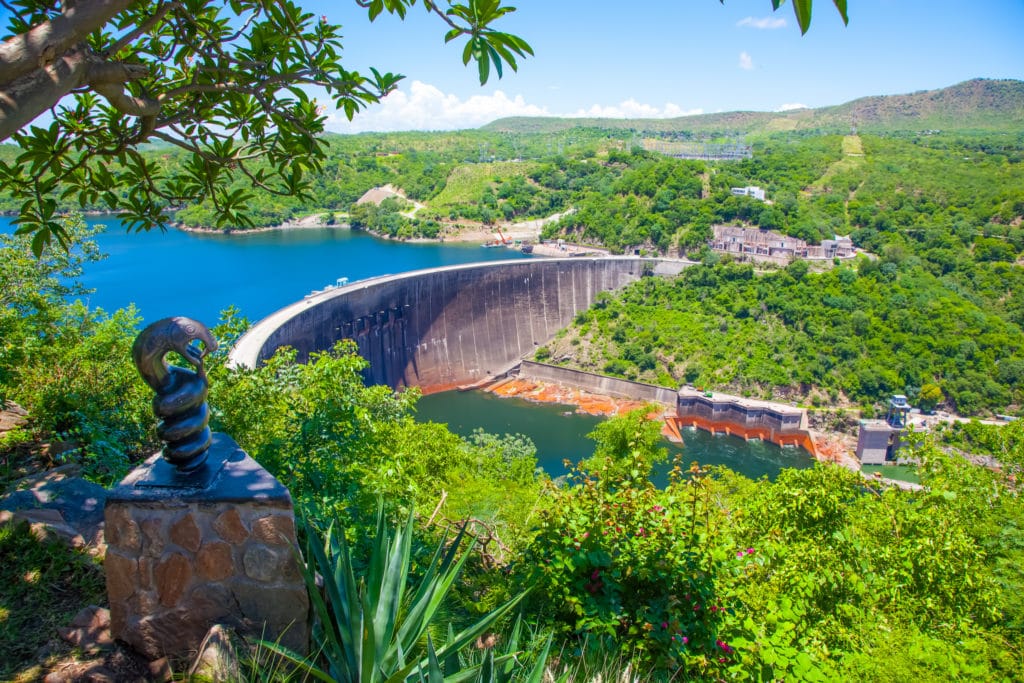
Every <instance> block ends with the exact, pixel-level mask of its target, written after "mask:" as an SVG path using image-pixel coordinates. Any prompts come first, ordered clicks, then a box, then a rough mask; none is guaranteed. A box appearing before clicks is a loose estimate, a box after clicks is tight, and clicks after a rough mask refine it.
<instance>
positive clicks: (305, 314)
mask: <svg viewBox="0 0 1024 683" xmlns="http://www.w3.org/2000/svg"><path fill="white" fill-rule="evenodd" d="M690 265H694V263H693V262H691V261H684V260H671V259H654V258H643V257H633V256H622V257H615V256H612V257H601V258H579V257H577V258H552V259H546V258H545V259H540V258H533V259H518V260H513V261H493V262H489V263H474V264H468V265H458V266H446V267H443V268H431V269H427V270H419V271H412V272H409V273H402V274H401V275H384V276H380V277H375V278H370V279H367V280H360V281H358V282H354V283H351V284H347V285H343V286H340V287H333V288H328V289H326V290H324V291H321V292H315V293H313V294H311V295H308V296H307V297H305V298H304V299H303V300H302V301H298V302H296V303H294V304H291V305H289V306H286V307H284V308H282V309H280V310H278V311H276V312H274V313H272V314H270V315H269V316H267V317H266V318H264V319H263V320H261V321H260V322H258V323H256V324H255V325H254V326H252V327H251V328H250V329H249V331H248V332H246V333H245V334H244V335H243V336H242V337H241V338H240V339H239V340H238V342H237V343H236V344H235V346H234V348H233V349H232V350H231V353H230V359H229V363H230V364H231V365H232V366H245V367H256V366H257V365H258V364H259V363H261V362H263V361H265V360H267V359H268V358H270V357H271V356H273V355H274V353H275V352H276V351H277V349H279V348H282V347H285V346H290V347H292V348H294V349H295V350H296V351H297V358H298V360H299V361H301V362H305V361H306V360H307V359H308V358H309V355H310V354H311V353H315V352H317V351H325V350H328V349H330V348H332V347H333V346H334V345H335V343H337V342H338V341H339V340H341V339H352V340H354V341H355V343H356V346H357V347H358V350H359V354H360V355H361V356H362V357H363V358H365V359H366V360H367V361H368V362H369V368H368V369H367V370H366V372H365V373H364V378H365V379H366V381H367V383H368V384H385V385H387V386H390V387H392V388H395V389H397V388H399V387H403V386H418V387H420V388H421V389H422V390H423V392H424V393H432V392H436V391H445V390H448V389H454V388H456V387H460V386H465V385H472V384H476V383H483V382H486V381H488V380H489V379H491V378H494V377H497V376H500V375H502V374H504V373H506V372H508V371H509V370H510V369H512V368H514V367H515V366H516V365H518V364H519V363H520V361H521V360H522V359H523V358H524V357H525V356H527V355H532V354H533V352H534V350H536V348H537V347H539V346H543V345H544V344H546V343H548V342H549V341H551V339H553V338H554V336H555V334H556V333H557V332H558V331H559V330H561V329H562V328H564V327H565V326H567V325H568V324H569V323H570V322H572V320H573V318H575V317H576V315H577V314H578V313H580V312H582V311H585V310H587V309H588V308H589V307H590V306H591V305H592V304H593V303H594V301H595V299H596V298H597V295H598V294H599V293H600V292H610V291H615V290H618V289H621V288H623V287H625V286H626V285H628V284H630V283H632V282H635V281H637V280H639V279H640V278H641V277H644V276H674V275H678V274H679V273H680V272H681V271H682V270H683V269H684V268H686V267H688V266H690Z"/></svg>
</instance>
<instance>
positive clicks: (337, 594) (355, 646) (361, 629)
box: [263, 503, 550, 683]
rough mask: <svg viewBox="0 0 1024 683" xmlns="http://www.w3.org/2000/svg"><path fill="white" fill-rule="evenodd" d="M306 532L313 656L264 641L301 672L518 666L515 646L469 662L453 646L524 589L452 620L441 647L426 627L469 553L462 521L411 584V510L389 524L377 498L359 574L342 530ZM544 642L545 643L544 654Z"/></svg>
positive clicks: (493, 673) (390, 679) (378, 679)
mask: <svg viewBox="0 0 1024 683" xmlns="http://www.w3.org/2000/svg"><path fill="white" fill-rule="evenodd" d="M308 532H309V533H308V536H307V537H308V538H309V539H310V540H309V543H308V549H307V556H306V557H307V561H308V565H307V566H306V568H305V569H304V576H305V580H306V586H307V588H308V590H309V595H310V601H311V603H312V606H313V609H314V612H315V617H316V619H315V623H314V626H313V643H314V647H315V649H317V652H316V655H315V657H316V658H315V660H314V659H312V658H310V659H306V658H302V657H300V656H298V655H296V654H294V653H292V652H290V651H288V650H287V649H285V648H283V647H281V646H280V645H279V644H276V643H263V645H264V646H265V647H268V648H270V649H271V650H273V651H275V652H277V653H279V654H280V655H282V656H284V657H285V658H286V659H287V660H289V661H290V662H291V663H292V664H294V665H295V666H296V667H298V669H299V670H300V671H302V672H303V673H304V674H306V675H308V676H310V677H313V678H316V679H318V680H322V681H340V682H343V683H401V682H404V681H407V680H410V681H417V680H418V681H427V680H429V681H430V683H435V682H439V681H451V682H456V681H468V680H474V679H476V680H487V681H499V680H508V679H509V678H510V677H511V676H510V675H509V674H511V673H512V672H513V670H514V668H519V667H518V665H517V664H516V662H515V654H516V653H515V652H506V653H504V654H502V655H501V656H495V655H494V654H493V652H489V653H488V655H487V656H485V658H484V661H483V662H481V663H479V664H476V665H474V666H469V667H467V666H464V665H463V663H462V661H461V660H460V658H459V657H458V653H459V652H460V651H461V650H463V649H464V648H466V647H467V646H468V645H470V644H471V643H473V642H474V641H475V640H476V639H477V638H478V637H480V636H481V635H483V634H484V633H485V632H487V630H488V629H490V628H491V627H492V626H493V625H494V624H495V622H497V621H498V620H499V619H501V618H502V617H504V616H505V615H507V614H508V613H509V612H510V611H511V610H512V609H513V608H514V607H515V605H516V604H517V603H519V601H520V600H522V599H523V597H524V596H525V593H523V594H520V595H518V596H516V597H513V598H512V599H510V600H509V601H507V602H506V603H504V604H503V605H501V606H499V607H498V608H496V609H495V610H493V611H492V612H490V613H489V614H486V615H484V616H483V617H481V618H480V619H479V620H478V621H476V622H475V623H474V624H472V625H471V626H469V627H467V628H465V629H463V630H462V631H460V632H458V633H455V632H454V631H453V629H452V628H451V626H450V625H449V627H448V637H447V638H446V642H445V643H444V645H443V646H442V647H440V648H438V649H435V647H434V643H433V640H432V638H431V637H430V635H429V634H428V630H429V629H430V628H431V627H432V626H436V625H437V624H435V619H436V618H437V617H438V614H439V609H440V608H441V606H442V604H443V603H444V600H445V597H446V596H447V595H448V593H449V591H450V590H451V589H452V587H453V585H454V583H455V581H456V579H457V578H458V576H459V573H460V572H461V571H462V568H463V566H464V565H465V563H466V560H467V559H468V558H469V553H463V554H462V555H461V557H460V556H459V553H458V549H459V546H460V545H461V542H462V539H463V537H464V536H465V529H462V530H460V531H459V533H458V534H457V535H456V536H455V538H454V540H453V541H452V542H451V543H450V544H448V543H446V540H447V539H442V541H441V542H440V543H439V544H438V547H437V549H436V551H435V552H434V555H433V558H432V559H431V561H430V563H429V564H428V565H427V568H426V571H425V572H424V573H423V575H422V577H421V578H420V579H419V582H418V583H417V585H416V586H415V588H412V587H410V586H409V583H410V581H409V578H410V564H411V558H410V556H411V550H412V538H413V516H412V512H410V513H409V517H408V519H407V520H406V521H405V524H404V525H402V526H400V527H398V528H397V529H395V530H393V531H392V530H389V529H388V526H387V524H386V521H385V515H384V506H383V503H380V504H379V505H378V509H377V531H376V537H375V539H374V540H373V542H372V549H371V556H370V562H369V565H368V567H367V569H366V572H365V575H363V576H357V574H356V571H355V568H354V566H353V561H352V554H351V552H350V550H349V547H348V544H347V543H346V542H345V535H344V533H336V532H335V530H334V527H333V525H331V527H329V528H328V529H327V532H326V533H325V534H324V535H323V537H322V538H319V537H318V536H319V535H318V534H317V533H316V531H315V530H313V529H308ZM317 573H320V574H321V575H322V576H323V580H324V581H323V587H324V590H323V594H321V591H320V589H319V588H318V587H317V585H316V578H315V577H316V574H317ZM515 631H516V632H518V628H516V629H515ZM548 645H549V646H550V642H549V644H548ZM547 650H548V648H547V647H545V648H544V654H545V655H546V653H547ZM545 659H546V657H544V656H542V657H541V658H540V661H538V662H537V665H536V666H534V667H533V669H532V671H531V672H530V673H529V674H528V675H527V676H526V678H528V679H529V680H533V681H539V680H540V678H541V675H542V673H543V664H544V660H545ZM442 662H443V663H444V664H443V666H442ZM510 666H511V667H513V668H509V667H510Z"/></svg>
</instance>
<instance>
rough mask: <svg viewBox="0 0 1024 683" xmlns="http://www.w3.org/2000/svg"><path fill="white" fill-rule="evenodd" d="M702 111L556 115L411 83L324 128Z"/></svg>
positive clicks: (498, 96)
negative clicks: (526, 117)
mask: <svg viewBox="0 0 1024 683" xmlns="http://www.w3.org/2000/svg"><path fill="white" fill-rule="evenodd" d="M703 113H704V110H702V109H683V108H682V107H680V106H679V105H678V104H673V103H672V102H667V103H665V105H664V106H661V107H656V106H653V105H650V104H644V103H642V102H637V101H636V100H635V99H632V98H630V99H628V100H625V101H623V102H620V103H619V104H615V105H601V104H595V105H593V106H591V107H589V108H586V109H578V110H577V111H575V112H572V113H556V112H551V111H549V110H548V108H547V107H543V106H537V105H532V104H527V103H526V100H525V99H524V98H523V97H522V95H516V96H515V97H513V98H510V97H509V96H508V95H506V94H505V93H504V92H502V91H501V90H495V91H494V93H492V94H490V95H474V96H472V97H469V98H467V99H460V98H459V97H458V96H457V95H450V94H446V93H444V92H442V91H441V90H440V89H438V88H436V87H435V86H433V85H429V84H427V83H423V82H421V81H412V83H411V84H410V85H409V87H408V91H406V90H405V89H404V88H403V89H400V90H396V91H395V92H393V93H391V94H390V95H388V96H387V97H385V98H384V99H383V100H381V102H380V103H379V104H375V105H373V106H371V107H369V108H368V109H365V110H364V111H362V112H359V113H357V114H356V115H355V118H353V119H352V121H349V120H348V119H346V118H345V115H344V114H343V113H342V112H340V111H337V112H331V113H328V114H327V122H326V124H325V125H326V128H327V130H329V131H332V132H335V133H362V132H367V131H377V132H387V131H397V130H459V129H464V128H477V127H479V126H482V125H484V124H485V123H490V122H491V121H494V120H495V119H500V118H502V117H505V116H571V117H592V118H614V119H624V118H637V119H639V118H666V119H667V118H675V117H678V116H693V115H695V114H703Z"/></svg>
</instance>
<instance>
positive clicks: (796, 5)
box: [793, 0, 811, 35]
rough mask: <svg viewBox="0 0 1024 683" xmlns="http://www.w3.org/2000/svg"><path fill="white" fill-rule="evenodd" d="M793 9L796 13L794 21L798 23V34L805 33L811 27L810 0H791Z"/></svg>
mask: <svg viewBox="0 0 1024 683" xmlns="http://www.w3.org/2000/svg"><path fill="white" fill-rule="evenodd" d="M793 11H794V12H795V13H796V23H798V24H799V25H800V34H801V35H803V34H805V33H807V29H809V28H810V27H811V0H793Z"/></svg>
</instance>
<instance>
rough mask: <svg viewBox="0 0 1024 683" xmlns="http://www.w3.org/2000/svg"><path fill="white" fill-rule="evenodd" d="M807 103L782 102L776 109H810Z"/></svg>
mask: <svg viewBox="0 0 1024 683" xmlns="http://www.w3.org/2000/svg"><path fill="white" fill-rule="evenodd" d="M808 108H809V107H808V106H807V105H806V104H800V103H799V102H787V103H786V104H780V105H779V108H778V109H776V110H775V111H792V110H794V109H808Z"/></svg>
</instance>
